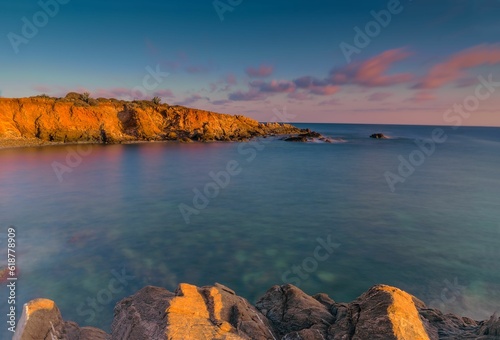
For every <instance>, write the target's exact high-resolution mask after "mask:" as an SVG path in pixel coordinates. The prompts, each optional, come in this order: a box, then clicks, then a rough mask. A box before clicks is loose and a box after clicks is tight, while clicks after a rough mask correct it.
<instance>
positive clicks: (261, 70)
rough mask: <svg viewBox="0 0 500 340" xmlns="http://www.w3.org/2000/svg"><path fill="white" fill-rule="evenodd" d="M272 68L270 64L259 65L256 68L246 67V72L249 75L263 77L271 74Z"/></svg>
mask: <svg viewBox="0 0 500 340" xmlns="http://www.w3.org/2000/svg"><path fill="white" fill-rule="evenodd" d="M273 71H274V68H273V67H272V66H270V65H260V66H259V67H258V68H254V67H248V68H247V69H246V73H247V75H248V76H249V77H253V78H263V77H269V76H270V75H271V74H273Z"/></svg>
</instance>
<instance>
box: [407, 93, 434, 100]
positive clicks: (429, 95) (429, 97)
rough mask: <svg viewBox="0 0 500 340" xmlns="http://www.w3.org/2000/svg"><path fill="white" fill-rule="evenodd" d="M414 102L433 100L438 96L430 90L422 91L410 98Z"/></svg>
mask: <svg viewBox="0 0 500 340" xmlns="http://www.w3.org/2000/svg"><path fill="white" fill-rule="evenodd" d="M408 100H409V101H412V102H419V103H420V102H427V101H431V100H436V96H435V95H434V94H433V93H432V92H430V91H420V92H417V93H415V94H414V95H413V97H411V98H409V99H408Z"/></svg>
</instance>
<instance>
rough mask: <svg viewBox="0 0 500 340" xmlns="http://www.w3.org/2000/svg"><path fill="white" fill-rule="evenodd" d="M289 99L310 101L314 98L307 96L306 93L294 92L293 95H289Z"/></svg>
mask: <svg viewBox="0 0 500 340" xmlns="http://www.w3.org/2000/svg"><path fill="white" fill-rule="evenodd" d="M287 97H288V98H291V99H296V100H309V99H312V97H311V96H310V95H309V94H307V93H306V92H297V91H296V92H293V93H289V94H288V96H287Z"/></svg>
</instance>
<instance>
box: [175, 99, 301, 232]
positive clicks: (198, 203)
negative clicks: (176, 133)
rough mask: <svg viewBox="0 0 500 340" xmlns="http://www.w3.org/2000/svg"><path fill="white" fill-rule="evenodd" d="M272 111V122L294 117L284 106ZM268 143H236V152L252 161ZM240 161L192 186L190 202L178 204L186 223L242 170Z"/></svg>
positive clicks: (286, 121)
mask: <svg viewBox="0 0 500 340" xmlns="http://www.w3.org/2000/svg"><path fill="white" fill-rule="evenodd" d="M273 113H274V115H273V118H272V119H271V122H273V123H275V122H278V121H280V122H282V123H288V122H290V119H292V118H293V117H295V115H291V114H288V113H287V110H286V107H283V111H280V110H278V109H274V110H273ZM268 143H270V140H269V139H262V140H251V141H249V142H247V143H240V144H239V145H238V154H239V155H240V156H243V157H245V158H244V161H246V163H247V164H249V163H252V162H253V161H254V160H255V158H256V157H257V154H258V152H260V151H262V150H264V149H265V148H266V145H267V144H268ZM242 163H243V162H242V161H241V160H240V161H238V160H236V159H232V160H230V161H228V162H227V163H226V165H225V167H224V169H223V170H220V171H218V172H214V171H210V172H209V173H208V177H210V180H209V181H208V182H207V183H205V185H203V186H202V188H201V189H199V188H193V193H194V195H193V199H192V201H191V204H189V205H188V204H186V203H180V204H179V205H178V208H179V211H180V213H181V215H182V217H183V219H184V222H186V224H189V223H191V216H192V215H199V214H200V212H201V211H202V210H204V209H206V208H207V207H208V205H209V204H210V201H211V200H213V199H215V198H216V197H217V196H219V194H220V192H221V190H223V189H225V188H227V187H228V186H229V184H230V183H231V179H232V178H233V177H235V176H238V175H239V174H240V173H241V172H242V171H243V167H242Z"/></svg>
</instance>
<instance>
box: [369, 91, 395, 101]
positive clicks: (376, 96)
mask: <svg viewBox="0 0 500 340" xmlns="http://www.w3.org/2000/svg"><path fill="white" fill-rule="evenodd" d="M391 96H392V93H388V92H375V93H372V94H371V95H369V96H368V98H367V99H368V100H369V101H372V102H380V101H383V100H386V99H387V98H389V97H391Z"/></svg>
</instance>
